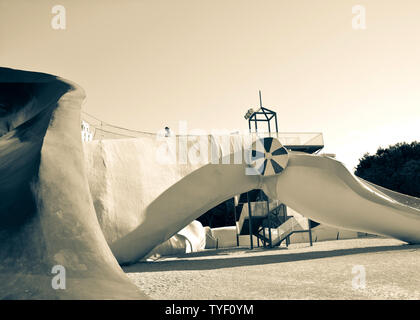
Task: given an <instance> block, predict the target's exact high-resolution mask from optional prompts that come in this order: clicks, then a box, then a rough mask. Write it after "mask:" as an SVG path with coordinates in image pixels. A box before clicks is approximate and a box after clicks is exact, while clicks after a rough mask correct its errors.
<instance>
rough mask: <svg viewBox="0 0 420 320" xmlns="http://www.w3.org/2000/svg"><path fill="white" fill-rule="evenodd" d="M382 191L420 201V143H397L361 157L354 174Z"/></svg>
mask: <svg viewBox="0 0 420 320" xmlns="http://www.w3.org/2000/svg"><path fill="white" fill-rule="evenodd" d="M354 174H355V175H356V176H358V177H360V178H363V179H365V180H367V181H370V182H372V183H374V184H377V185H379V186H382V187H384V188H387V189H390V190H393V191H396V192H400V193H404V194H407V195H410V196H414V197H420V142H417V141H414V142H412V143H406V142H403V143H397V144H395V145H391V146H389V147H388V148H386V149H384V148H379V149H378V150H377V151H376V154H374V155H370V154H368V153H366V154H364V155H363V157H362V158H361V159H359V164H358V165H357V167H356V171H355V173H354Z"/></svg>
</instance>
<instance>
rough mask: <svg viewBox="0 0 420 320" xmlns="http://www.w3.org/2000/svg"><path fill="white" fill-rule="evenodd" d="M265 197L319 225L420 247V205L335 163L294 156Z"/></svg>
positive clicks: (270, 182) (267, 183)
mask: <svg viewBox="0 0 420 320" xmlns="http://www.w3.org/2000/svg"><path fill="white" fill-rule="evenodd" d="M264 191H265V192H267V194H268V195H269V196H270V197H274V198H277V199H279V200H281V201H282V202H284V203H285V204H286V205H288V206H290V207H291V208H293V209H294V210H296V211H298V212H300V213H302V214H303V215H304V216H306V217H308V218H311V219H313V220H315V221H318V222H321V223H324V224H327V225H331V226H335V227H341V228H345V229H349V230H353V231H361V232H368V233H373V234H378V235H383V236H388V237H393V238H396V239H400V240H403V241H406V242H408V243H420V206H419V205H418V203H419V199H417V198H415V197H409V196H407V195H401V194H398V193H396V192H393V191H390V190H387V189H385V188H382V187H379V188H378V187H375V186H374V185H373V184H370V183H367V182H365V181H364V180H361V179H359V178H357V177H356V176H354V175H353V174H351V173H350V172H349V171H348V170H347V168H346V167H345V166H344V165H343V164H342V163H341V162H339V161H337V160H335V159H332V158H328V157H322V156H316V155H307V154H293V153H291V154H290V156H289V164H288V167H287V169H286V170H285V171H284V172H283V173H282V174H281V175H280V176H278V177H269V178H266V179H265V183H264ZM391 194H393V196H391ZM397 199H398V200H399V201H397ZM403 199H404V201H402V200H403ZM407 203H410V204H411V205H407Z"/></svg>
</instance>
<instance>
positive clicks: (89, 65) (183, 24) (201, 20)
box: [0, 0, 420, 170]
mask: <svg viewBox="0 0 420 320" xmlns="http://www.w3.org/2000/svg"><path fill="white" fill-rule="evenodd" d="M55 5H62V6H64V8H65V10H66V28H65V29H64V30H63V29H59V30H55V29H53V28H52V26H51V21H52V19H53V17H54V16H55V14H54V13H52V8H53V7H54V6H55ZM355 5H362V6H363V7H364V8H365V13H366V14H365V17H366V28H365V29H354V28H353V27H352V26H353V25H352V21H353V19H354V17H355V15H356V14H355V13H353V12H352V8H353V7H354V6H355ZM419 17H420V1H418V0H411V1H409V0H398V1H396V0H387V1H384V0H368V1H359V0H351V1H349V0H340V1H337V0H317V1H314V0H294V1H291V0H289V1H283V0H259V1H256V0H253V1H250V0H121V1H118V2H117V1H112V0H101V1H99V0H54V1H46V0H37V1H33V0H0V65H1V66H5V67H11V68H18V69H25V70H34V71H40V72H47V73H51V74H55V75H59V76H61V77H63V78H67V79H70V80H72V81H74V82H76V83H78V84H79V85H81V86H82V87H83V88H84V89H85V91H86V94H87V99H86V102H85V104H84V105H83V110H84V111H86V112H88V113H90V114H92V115H94V116H96V117H98V118H100V119H102V120H104V121H105V122H108V123H112V124H115V125H118V126H122V127H126V128H130V129H135V130H141V131H148V132H157V131H158V130H160V129H162V128H163V127H165V126H169V127H170V128H171V129H172V130H173V131H177V128H178V124H179V122H180V121H186V122H187V125H188V129H201V130H204V131H208V132H210V131H211V130H215V129H228V130H231V131H236V130H246V129H247V128H248V123H247V121H246V120H245V119H244V117H243V116H244V114H245V113H246V111H247V110H248V109H249V108H251V107H253V108H256V107H258V104H259V100H258V90H261V91H262V95H263V105H264V106H265V107H268V108H270V109H272V110H274V111H276V112H277V116H278V124H279V131H280V132H322V133H323V136H324V143H325V148H324V152H328V153H335V154H336V155H337V159H338V160H340V161H342V162H343V163H344V164H345V165H346V166H347V167H348V168H349V169H350V170H351V169H352V168H353V167H354V166H356V165H357V163H358V159H359V158H360V157H362V156H363V154H364V153H366V152H370V153H375V151H376V150H377V148H378V147H380V146H382V147H386V146H388V145H390V144H394V143H397V142H403V141H406V142H412V141H414V140H418V141H419V140H420V90H419V88H420V86H419V85H420V19H419Z"/></svg>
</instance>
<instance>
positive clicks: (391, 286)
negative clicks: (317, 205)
mask: <svg viewBox="0 0 420 320" xmlns="http://www.w3.org/2000/svg"><path fill="white" fill-rule="evenodd" d="M355 266H356V267H355ZM358 266H359V267H358ZM360 266H363V267H360ZM363 268H364V270H365V275H366V277H365V279H366V282H365V288H360V287H359V288H354V286H353V284H356V285H360V281H358V279H361V277H363V275H362V272H363ZM124 270H125V272H126V273H127V275H128V276H129V277H130V278H131V279H132V281H133V282H134V283H135V284H136V285H137V286H138V287H139V288H140V289H141V290H143V292H145V293H146V294H148V295H149V296H150V297H152V298H154V299H420V245H416V246H410V245H406V244H404V243H403V242H401V241H398V240H393V239H381V238H370V239H352V240H338V241H325V242H317V243H314V246H313V247H309V246H308V245H307V244H299V245H291V246H290V247H289V249H287V248H283V247H282V248H274V249H265V250H264V249H260V248H257V249H254V250H253V251H250V250H249V249H247V248H234V249H225V250H208V251H204V252H199V253H193V254H189V255H183V256H179V257H170V258H169V257H167V258H164V259H160V260H158V261H155V262H141V263H137V264H135V265H131V266H127V267H124ZM352 272H354V273H352ZM354 279H355V280H354Z"/></svg>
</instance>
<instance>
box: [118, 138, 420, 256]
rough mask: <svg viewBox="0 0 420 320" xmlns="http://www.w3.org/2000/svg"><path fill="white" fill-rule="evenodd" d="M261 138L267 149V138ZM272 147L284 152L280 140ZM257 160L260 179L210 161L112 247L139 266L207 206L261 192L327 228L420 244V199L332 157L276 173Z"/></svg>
mask: <svg viewBox="0 0 420 320" xmlns="http://www.w3.org/2000/svg"><path fill="white" fill-rule="evenodd" d="M269 139H271V138H269ZM261 141H262V144H266V141H267V138H265V139H262V140H261ZM273 141H275V140H273ZM270 144H271V142H270ZM268 149H269V148H266V152H265V154H261V155H260V157H263V158H264V159H265V160H267V161H268V164H269V163H270V161H272V160H273V159H274V158H275V156H280V155H284V154H283V151H282V152H281V153H279V152H277V154H276V151H275V150H268ZM274 149H277V150H279V149H280V148H279V143H278V141H277V147H276V148H274ZM253 155H254V156H256V157H257V159H256V161H255V163H256V164H257V165H256V167H259V166H261V164H262V163H265V165H263V166H262V167H259V173H260V174H262V176H253V175H246V174H245V169H246V167H247V165H245V164H243V165H226V164H225V165H213V164H208V165H205V166H203V167H201V168H199V169H197V170H195V171H193V172H192V173H190V174H188V175H186V176H185V177H184V178H183V179H181V180H180V181H179V182H177V183H175V184H173V185H172V186H171V187H170V188H168V189H167V190H166V191H165V192H163V193H162V194H161V195H160V196H158V197H157V198H156V199H155V200H154V201H153V202H152V203H151V204H150V205H149V206H148V207H147V209H146V214H145V216H144V220H143V223H141V224H140V225H139V226H138V227H137V228H136V229H134V230H133V231H131V232H130V233H128V234H127V235H126V236H124V237H121V238H120V239H118V240H117V241H115V242H113V243H112V244H111V249H112V250H113V252H114V254H115V256H116V257H117V259H118V261H119V262H120V263H129V262H133V261H136V260H137V259H139V258H141V257H142V256H144V255H146V254H147V252H148V251H149V250H151V249H152V248H153V246H154V245H157V244H158V243H160V242H163V241H165V240H166V239H168V238H169V237H170V236H171V235H173V234H175V233H176V232H177V231H178V230H179V229H181V228H182V227H183V226H185V225H186V224H188V223H189V222H191V221H192V220H193V219H196V218H197V217H199V216H200V215H201V214H203V213H204V212H206V211H207V210H208V209H210V208H212V207H214V206H215V205H217V204H218V203H220V202H222V201H224V200H226V199H229V198H230V197H232V196H233V195H235V194H239V193H242V192H246V191H249V190H251V189H254V188H258V187H261V188H263V190H264V191H265V192H266V194H268V195H269V196H270V197H271V198H273V199H278V200H280V201H282V202H283V203H285V204H286V205H288V206H290V207H291V208H293V209H294V210H296V211H298V212H300V213H301V214H303V215H304V216H306V217H308V218H310V219H313V220H315V221H318V222H321V223H324V224H326V225H331V226H334V227H339V228H344V229H349V230H353V231H361V232H368V233H373V234H378V235H384V236H389V237H393V238H397V239H400V240H403V241H406V242H409V243H420V208H419V207H418V206H413V204H415V203H418V201H419V199H416V198H414V197H409V196H406V195H399V194H397V193H395V192H392V191H390V190H386V189H384V188H380V187H374V186H373V185H372V184H369V183H367V182H364V181H362V180H361V179H358V178H357V177H355V176H354V175H352V174H351V173H350V172H349V171H348V170H347V169H346V167H345V166H344V165H343V164H342V163H341V162H339V161H337V160H335V159H332V158H328V157H323V156H317V155H309V154H304V153H299V152H289V153H288V159H287V160H288V161H287V160H284V157H283V159H280V161H279V164H281V165H282V166H284V168H281V169H280V170H275V168H276V165H275V164H273V165H272V166H268V164H267V161H265V160H261V159H258V155H256V153H254V154H253ZM267 155H268V157H267ZM267 172H268V174H267ZM259 178H261V179H259ZM391 193H392V194H393V195H394V196H393V197H392V196H390V194H391ZM397 195H398V196H397ZM396 199H399V200H400V201H397V200H396ZM401 199H404V202H401ZM407 203H411V204H412V205H411V206H409V205H407Z"/></svg>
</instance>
